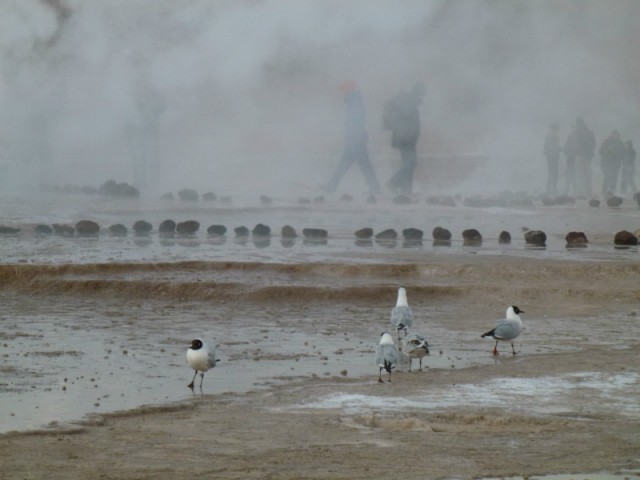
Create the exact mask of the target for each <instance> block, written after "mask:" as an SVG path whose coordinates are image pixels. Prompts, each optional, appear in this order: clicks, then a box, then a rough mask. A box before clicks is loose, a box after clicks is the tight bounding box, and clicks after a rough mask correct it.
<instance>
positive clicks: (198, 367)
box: [187, 338, 216, 389]
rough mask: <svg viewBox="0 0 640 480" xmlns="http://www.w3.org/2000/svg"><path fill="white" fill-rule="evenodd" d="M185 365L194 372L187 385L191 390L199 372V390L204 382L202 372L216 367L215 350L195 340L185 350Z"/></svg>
mask: <svg viewBox="0 0 640 480" xmlns="http://www.w3.org/2000/svg"><path fill="white" fill-rule="evenodd" d="M187 363H188V364H189V366H190V367H191V368H193V369H194V370H195V371H196V372H195V373H194V374H193V379H192V380H191V383H190V384H189V385H187V386H188V387H189V388H191V389H193V382H194V381H195V379H196V376H197V375H198V372H200V377H201V378H200V388H202V382H203V381H204V372H206V371H208V370H209V369H211V368H213V367H215V366H216V350H215V348H214V347H213V346H211V345H208V344H207V343H205V342H204V341H203V340H202V339H200V338H196V339H195V340H193V341H192V342H191V346H190V347H189V349H188V350H187Z"/></svg>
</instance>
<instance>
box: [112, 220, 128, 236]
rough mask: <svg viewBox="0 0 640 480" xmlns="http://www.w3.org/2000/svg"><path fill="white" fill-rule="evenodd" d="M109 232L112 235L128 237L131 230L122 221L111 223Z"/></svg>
mask: <svg viewBox="0 0 640 480" xmlns="http://www.w3.org/2000/svg"><path fill="white" fill-rule="evenodd" d="M108 230H109V234H110V235H111V236H112V237H126V236H127V233H128V232H129V231H128V229H127V227H125V226H124V225H123V224H121V223H116V224H115V225H111V226H110V227H109V228H108Z"/></svg>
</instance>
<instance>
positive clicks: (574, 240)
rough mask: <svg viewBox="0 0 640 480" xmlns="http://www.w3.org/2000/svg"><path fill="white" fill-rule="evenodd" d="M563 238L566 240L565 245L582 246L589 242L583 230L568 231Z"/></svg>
mask: <svg viewBox="0 0 640 480" xmlns="http://www.w3.org/2000/svg"><path fill="white" fill-rule="evenodd" d="M564 239H565V240H566V242H567V247H583V246H586V244H587V243H589V240H587V236H586V235H585V233H584V232H569V233H567V234H566V235H565V237H564Z"/></svg>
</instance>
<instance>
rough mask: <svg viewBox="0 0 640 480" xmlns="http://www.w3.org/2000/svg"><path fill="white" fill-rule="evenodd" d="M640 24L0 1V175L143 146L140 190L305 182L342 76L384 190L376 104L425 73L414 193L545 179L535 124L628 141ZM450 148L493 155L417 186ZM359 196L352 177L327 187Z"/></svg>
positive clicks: (88, 175)
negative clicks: (361, 101)
mask: <svg viewBox="0 0 640 480" xmlns="http://www.w3.org/2000/svg"><path fill="white" fill-rule="evenodd" d="M639 17H640V2H637V1H635V0H617V1H615V2H610V1H605V0H573V1H572V0H562V1H557V0H541V1H535V2H529V1H524V0H485V1H479V0H455V1H446V0H444V1H437V0H431V1H425V0H403V1H400V2H388V1H383V0H350V1H342V0H326V1H320V0H228V1H223V0H220V1H211V0H110V1H109V2H102V1H98V0H0V175H1V176H0V186H2V188H3V189H5V190H7V189H14V190H17V191H21V190H22V189H23V188H24V187H27V186H37V185H39V184H41V183H48V184H57V185H65V184H87V185H94V186H98V185H100V184H102V183H103V182H104V181H105V180H107V179H110V178H113V179H116V180H117V181H124V182H129V183H135V181H134V180H135V179H134V168H133V165H134V160H135V158H136V156H138V155H140V152H141V151H147V152H148V151H149V149H151V151H154V150H153V149H154V148H156V147H157V156H158V158H159V167H158V171H157V172H155V173H154V175H155V176H152V178H150V179H149V180H148V183H147V185H146V186H142V187H143V188H142V189H143V193H145V194H157V193H159V192H163V191H166V190H171V189H173V190H175V189H179V188H184V187H191V188H196V189H198V190H201V191H214V192H216V193H219V194H223V195H224V194H233V193H235V192H237V191H239V190H242V191H255V192H256V193H257V194H262V193H265V194H274V193H277V194H280V195H283V192H287V191H290V192H298V191H300V189H302V190H305V189H309V187H310V188H313V187H316V186H317V185H319V184H320V183H322V181H324V180H326V179H327V178H328V177H329V176H330V174H331V173H332V170H333V169H334V167H335V165H336V163H337V161H338V158H339V155H340V152H341V148H342V126H343V108H344V105H343V99H342V98H341V95H340V93H339V90H338V86H339V85H340V83H341V82H343V81H344V80H346V79H353V80H355V81H356V82H357V83H358V85H359V88H360V90H361V91H362V93H363V95H364V98H365V102H366V106H367V111H368V130H369V136H370V143H369V153H370V155H371V158H372V162H373V164H374V167H375V168H376V170H377V173H378V177H379V178H380V180H381V182H384V181H385V180H386V179H388V178H389V176H390V175H391V173H392V171H393V170H394V169H395V168H396V167H397V165H398V158H399V154H398V152H397V151H394V150H393V149H392V148H391V147H390V141H389V136H390V133H389V132H388V131H384V130H382V128H381V112H382V107H383V104H384V102H385V101H386V100H387V99H388V98H390V97H391V96H393V95H394V94H395V93H397V92H398V91H400V90H402V89H408V88H410V87H411V86H412V85H413V84H414V83H416V82H423V83H424V85H425V86H426V89H427V95H426V97H425V101H424V103H423V105H422V106H421V114H422V136H421V139H420V142H419V145H418V156H419V158H420V163H419V165H418V169H417V171H416V179H417V181H416V190H417V191H422V192H424V193H428V192H430V191H435V190H438V189H443V188H451V189H452V190H454V191H460V190H461V189H464V190H465V191H466V192H474V193H476V192H477V193H484V192H497V191H501V190H505V189H509V190H519V189H524V190H527V191H532V192H533V191H536V190H537V191H541V190H542V189H543V184H544V178H545V176H546V163H545V160H544V158H543V156H542V145H543V141H544V136H545V134H546V133H547V130H548V126H549V124H550V123H553V122H557V123H559V124H560V128H561V132H560V133H561V137H562V139H563V141H564V139H565V138H566V136H567V135H568V133H569V131H570V127H571V124H572V123H573V122H574V120H575V118H576V117H583V118H584V119H585V121H586V123H587V125H588V126H589V127H590V128H591V129H592V130H594V132H595V134H596V138H597V142H598V144H600V143H601V142H602V141H603V140H604V138H606V136H608V134H609V132H610V131H611V130H612V129H614V128H615V129H618V130H620V132H621V135H622V138H623V139H624V140H633V141H640V139H638V128H639V123H640V122H639V118H638V117H639V115H638V105H639V100H640V99H639V98H638V97H639V96H640V94H639V93H638V89H637V82H638V78H640V64H639V63H638V62H637V58H639V56H640V31H639V29H638V28H637V18H639ZM149 118H152V119H153V121H154V122H155V124H154V126H153V128H152V130H153V132H151V133H149V130H148V129H149V128H150V127H149ZM152 123H153V122H152ZM150 135H151V136H152V137H153V136H154V135H157V140H158V142H157V145H155V146H153V145H152V146H149V144H148V143H146V142H149V136H150ZM151 143H153V142H151ZM458 155H468V156H472V155H480V156H486V157H487V158H488V162H487V163H486V164H484V165H483V167H482V168H480V169H477V170H474V171H473V173H472V175H471V177H470V178H468V179H467V180H466V181H465V182H462V183H459V184H454V185H450V186H441V185H434V184H433V183H432V182H431V183H430V178H432V175H431V174H432V173H433V172H431V171H430V168H435V167H434V166H433V165H434V164H433V162H432V161H431V160H430V159H432V158H442V157H447V156H458ZM597 164H598V163H597V160H596V162H594V165H596V168H597ZM438 165H439V167H438V168H444V167H442V162H440V163H438ZM445 165H446V164H445ZM364 188H365V187H364V182H363V179H362V175H361V174H360V172H358V171H357V170H356V169H354V170H353V171H352V172H350V173H349V174H348V176H347V177H346V178H345V179H344V181H343V183H342V186H341V189H342V190H345V191H349V190H353V192H354V193H358V192H361V191H363V190H364Z"/></svg>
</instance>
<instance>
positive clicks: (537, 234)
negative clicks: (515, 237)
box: [524, 230, 547, 247]
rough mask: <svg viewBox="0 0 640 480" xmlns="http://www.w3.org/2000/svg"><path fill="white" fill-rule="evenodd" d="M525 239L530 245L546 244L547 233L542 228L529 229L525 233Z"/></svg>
mask: <svg viewBox="0 0 640 480" xmlns="http://www.w3.org/2000/svg"><path fill="white" fill-rule="evenodd" d="M524 241H525V242H526V243H527V244H528V245H536V246H540V247H542V246H545V245H546V244H547V235H546V234H545V233H544V232H543V231H542V230H529V231H528V232H526V233H525V234H524Z"/></svg>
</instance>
